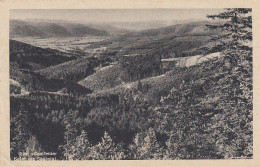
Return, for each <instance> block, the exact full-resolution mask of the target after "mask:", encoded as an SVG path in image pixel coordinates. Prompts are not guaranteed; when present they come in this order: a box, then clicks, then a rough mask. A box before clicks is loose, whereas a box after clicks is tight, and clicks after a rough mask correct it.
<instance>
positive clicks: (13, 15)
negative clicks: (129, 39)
mask: <svg viewBox="0 0 260 167" xmlns="http://www.w3.org/2000/svg"><path fill="white" fill-rule="evenodd" d="M222 10H223V9H12V10H10V19H17V20H25V19H46V20H64V21H75V22H84V23H88V22H143V21H159V20H160V21H161V20H162V21H172V20H207V18H206V15H207V14H217V13H219V12H221V11H222Z"/></svg>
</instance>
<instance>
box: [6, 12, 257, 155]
mask: <svg viewBox="0 0 260 167" xmlns="http://www.w3.org/2000/svg"><path fill="white" fill-rule="evenodd" d="M208 17H209V18H213V19H215V18H219V19H222V22H217V23H214V24H212V23H210V22H203V23H190V24H183V25H177V26H176V27H177V28H176V27H167V28H160V29H158V31H156V29H152V30H147V31H141V32H139V33H138V32H134V33H132V32H128V33H126V34H123V35H118V36H115V37H111V38H108V39H106V40H103V41H100V42H93V43H91V44H90V45H88V47H89V49H93V48H95V47H97V46H99V47H106V48H107V49H106V50H105V51H104V52H102V53H92V54H90V53H88V54H86V55H85V56H80V57H79V56H77V55H71V54H68V53H66V52H62V51H58V50H55V49H45V48H40V47H36V46H33V45H30V44H26V43H23V42H18V41H15V40H10V80H11V81H12V82H11V81H10V143H11V146H10V156H11V159H12V160H15V159H23V160H24V159H25V160H26V159H35V160H38V159H41V158H54V159H57V160H147V159H170V160H177V159H231V158H253V128H252V126H253V104H252V98H253V86H252V77H253V73H252V46H251V42H252V17H251V9H242V8H241V9H240V8H238V9H237V8H236V9H226V11H225V12H223V13H219V14H217V15H208ZM223 22H224V23H223ZM178 26H181V31H179V32H178V33H177V32H175V31H177V30H176V29H178ZM183 27H184V28H185V31H184V28H183ZM201 27H203V28H201ZM195 28H196V29H195ZM172 29H173V30H172ZM198 29H199V32H194V31H195V30H196V31H198ZM166 30H167V31H166ZM171 32H174V33H172V34H171ZM169 34H170V35H169ZM128 37H129V38H128ZM123 38H127V39H126V40H124V41H123V42H122V39H123ZM139 38H140V41H139V40H138V39H139ZM142 39H143V41H142ZM146 39H149V40H146ZM133 41H136V42H135V43H133ZM157 47H158V48H157ZM216 52H217V53H219V55H220V56H219V57H215V58H212V59H210V60H208V61H205V62H202V63H199V64H196V65H192V66H185V65H183V66H181V65H179V66H177V65H173V66H172V67H169V68H168V67H167V69H165V68H164V66H163V64H162V61H161V60H162V59H169V60H170V59H171V58H180V57H191V56H195V55H207V54H210V53H216ZM171 60H173V59H171ZM174 60H175V59H174ZM174 63H175V62H174Z"/></svg>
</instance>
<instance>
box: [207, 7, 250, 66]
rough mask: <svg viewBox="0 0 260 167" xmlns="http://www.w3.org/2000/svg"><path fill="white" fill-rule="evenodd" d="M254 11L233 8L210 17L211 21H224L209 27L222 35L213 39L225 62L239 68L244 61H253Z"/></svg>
mask: <svg viewBox="0 0 260 167" xmlns="http://www.w3.org/2000/svg"><path fill="white" fill-rule="evenodd" d="M251 12H252V9H246V8H232V9H226V10H225V11H224V12H222V13H219V14H216V15H208V18H211V19H221V20H224V23H222V24H210V25H207V27H208V28H209V29H213V30H216V29H217V30H220V31H221V32H222V33H221V34H220V35H217V36H216V37H214V38H212V41H216V42H217V43H218V45H217V47H218V48H219V49H220V50H222V52H223V55H224V58H225V60H227V61H228V62H229V63H231V65H233V66H237V65H239V64H241V63H242V62H243V61H245V60H246V61H249V62H250V61H252V47H251V41H252V16H251Z"/></svg>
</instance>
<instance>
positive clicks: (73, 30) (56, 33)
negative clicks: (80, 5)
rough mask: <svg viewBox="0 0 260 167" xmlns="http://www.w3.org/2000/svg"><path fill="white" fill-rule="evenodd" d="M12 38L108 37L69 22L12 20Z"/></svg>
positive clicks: (105, 33)
mask: <svg viewBox="0 0 260 167" xmlns="http://www.w3.org/2000/svg"><path fill="white" fill-rule="evenodd" d="M9 28H10V37H11V38H15V37H41V38H50V37H84V36H104V35H108V32H106V31H105V30H98V29H94V28H91V27H89V26H87V25H83V24H77V23H67V22H48V21H46V20H44V21H21V20H10V27H9Z"/></svg>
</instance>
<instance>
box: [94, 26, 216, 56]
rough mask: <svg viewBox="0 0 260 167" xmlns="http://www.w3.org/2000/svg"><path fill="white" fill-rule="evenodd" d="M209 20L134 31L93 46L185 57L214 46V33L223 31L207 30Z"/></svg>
mask: <svg viewBox="0 0 260 167" xmlns="http://www.w3.org/2000/svg"><path fill="white" fill-rule="evenodd" d="M206 24H208V22H205V21H199V22H192V23H185V24H177V25H173V26H168V27H163V28H157V29H150V30H143V31H139V32H130V33H126V34H123V35H120V36H116V37H113V38H111V39H108V40H104V41H101V42H97V43H93V44H92V45H90V47H93V48H95V47H98V46H99V47H100V46H103V47H106V48H107V50H111V51H115V50H117V51H118V53H117V55H119V56H120V55H125V54H143V53H151V54H158V55H162V57H163V58H170V57H184V56H193V55H198V54H206V53H207V49H205V48H204V47H205V46H207V47H211V46H212V45H214V44H213V43H212V42H210V39H211V37H212V36H214V35H217V34H219V33H221V32H218V31H210V30H206V26H205V25H206Z"/></svg>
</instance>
